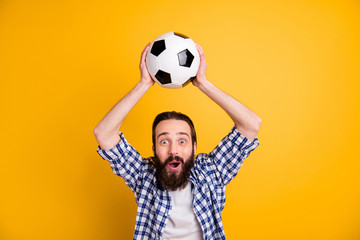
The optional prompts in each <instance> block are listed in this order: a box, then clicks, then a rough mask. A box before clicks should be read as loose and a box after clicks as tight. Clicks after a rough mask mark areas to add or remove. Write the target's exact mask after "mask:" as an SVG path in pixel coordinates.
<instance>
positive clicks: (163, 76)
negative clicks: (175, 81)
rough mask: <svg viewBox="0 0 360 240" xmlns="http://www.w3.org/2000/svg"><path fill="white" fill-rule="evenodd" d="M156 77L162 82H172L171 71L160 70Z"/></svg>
mask: <svg viewBox="0 0 360 240" xmlns="http://www.w3.org/2000/svg"><path fill="white" fill-rule="evenodd" d="M155 77H156V79H157V80H158V81H159V82H160V83H161V84H167V83H171V76H170V73H167V72H164V71H161V70H159V71H157V73H156V74H155Z"/></svg>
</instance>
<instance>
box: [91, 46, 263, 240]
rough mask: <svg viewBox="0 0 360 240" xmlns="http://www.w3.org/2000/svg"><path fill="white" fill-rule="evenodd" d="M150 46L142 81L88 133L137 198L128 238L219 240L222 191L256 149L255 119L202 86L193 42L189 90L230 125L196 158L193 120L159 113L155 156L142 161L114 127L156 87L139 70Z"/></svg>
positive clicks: (203, 77) (206, 85) (204, 80)
mask: <svg viewBox="0 0 360 240" xmlns="http://www.w3.org/2000/svg"><path fill="white" fill-rule="evenodd" d="M149 45H150V44H148V45H147V46H146V47H145V49H144V51H143V52H142V54H141V60H140V72H141V79H140V81H139V82H138V84H137V85H136V86H135V87H134V88H133V89H132V90H131V91H130V92H129V93H128V94H127V95H126V96H125V97H123V98H122V99H121V100H120V101H119V102H118V103H117V104H116V105H115V106H114V107H113V108H112V109H111V110H110V111H109V112H108V113H107V114H106V115H105V117H104V118H103V119H102V120H101V121H100V122H99V124H98V125H97V126H96V128H95V129H94V134H95V137H96V140H97V141H98V143H99V147H98V149H97V152H98V153H99V154H100V156H101V157H102V158H104V159H105V160H107V161H109V162H110V166H111V168H112V169H113V171H114V173H115V174H116V175H118V176H120V177H122V178H123V179H124V180H125V183H126V184H127V186H128V187H129V188H130V189H131V190H132V191H133V192H134V194H135V199H136V202H137V205H138V209H137V215H136V225H135V231H134V239H151V240H153V239H156V240H158V239H160V240H163V239H191V240H198V239H206V240H210V239H225V232H224V228H223V224H222V219H221V213H222V210H223V209H224V206H225V188H226V186H227V184H228V183H229V182H230V181H231V180H232V179H233V178H234V177H235V176H236V174H237V173H238V171H239V169H240V167H241V165H242V164H243V160H244V159H245V158H246V157H247V156H249V154H250V152H251V151H253V150H254V149H255V148H256V147H257V146H258V145H259V142H258V139H257V137H256V135H257V133H258V131H259V129H260V124H261V119H260V118H259V117H258V116H257V115H256V114H255V113H254V112H252V111H251V110H250V109H248V108H247V107H245V106H244V105H243V104H242V103H240V102H239V101H238V100H236V99H235V98H233V97H231V96H229V95H228V94H226V93H224V92H222V91H221V90H219V89H218V88H216V87H215V86H214V85H213V84H212V83H210V82H209V81H208V80H207V78H206V61H205V55H204V51H203V50H202V48H201V47H200V45H199V44H196V47H197V50H198V52H199V54H200V67H199V70H198V73H197V76H196V79H195V80H194V81H193V85H194V86H196V87H198V88H199V89H200V90H201V91H202V92H203V93H205V95H207V96H208V97H209V98H210V99H212V100H213V101H214V102H215V103H217V104H218V105H219V106H220V107H221V108H222V109H224V111H225V112H226V113H227V114H228V115H229V117H230V118H231V119H232V120H233V122H234V125H235V126H234V127H233V128H232V129H231V131H230V133H229V134H228V135H227V136H225V137H224V138H223V139H222V140H221V142H220V143H219V144H218V145H217V146H216V147H215V148H214V150H212V151H211V152H210V153H208V154H205V153H201V154H198V155H197V156H196V158H195V157H194V156H195V154H196V147H197V140H196V132H195V127H194V124H193V122H192V121H191V119H190V118H189V117H188V116H186V115H184V114H182V113H178V112H164V113H161V114H159V115H158V116H157V117H156V118H155V120H154V123H153V128H152V141H153V152H154V157H151V158H143V157H141V155H140V154H139V152H138V151H136V149H134V147H132V146H131V145H130V144H129V143H128V141H127V140H126V138H125V137H124V134H123V133H122V132H119V129H120V127H121V125H122V123H123V121H124V119H125V117H126V116H127V114H128V113H129V112H130V110H131V109H132V108H133V107H134V106H135V104H136V103H137V102H138V101H139V100H140V99H141V97H142V96H143V95H144V94H145V93H146V92H147V91H148V90H149V89H150V87H151V86H152V85H153V84H154V81H153V80H152V79H151V77H150V74H149V72H148V70H147V68H146V64H145V58H146V55H147V53H148V51H149Z"/></svg>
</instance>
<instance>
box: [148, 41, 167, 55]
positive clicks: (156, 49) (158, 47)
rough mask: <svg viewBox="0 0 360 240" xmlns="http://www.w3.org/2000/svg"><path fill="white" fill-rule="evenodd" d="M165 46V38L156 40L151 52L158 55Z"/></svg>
mask: <svg viewBox="0 0 360 240" xmlns="http://www.w3.org/2000/svg"><path fill="white" fill-rule="evenodd" d="M165 48H166V46H165V40H159V41H156V42H154V44H153V46H152V48H151V50H150V52H151V53H152V54H154V55H155V56H156V57H157V56H159V55H160V53H162V52H163V51H164V50H165Z"/></svg>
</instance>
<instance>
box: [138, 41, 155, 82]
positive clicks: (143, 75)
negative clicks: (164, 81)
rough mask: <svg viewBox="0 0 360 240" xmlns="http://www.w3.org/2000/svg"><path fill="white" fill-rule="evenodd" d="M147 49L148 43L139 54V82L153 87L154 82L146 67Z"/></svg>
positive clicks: (148, 47)
mask: <svg viewBox="0 0 360 240" xmlns="http://www.w3.org/2000/svg"><path fill="white" fill-rule="evenodd" d="M149 49H150V43H148V44H147V45H146V46H145V48H144V50H143V51H142V53H141V59H140V65H139V68H140V74H141V77H140V82H141V83H144V84H145V85H148V84H150V85H151V86H152V85H154V83H155V82H154V80H153V79H152V78H151V76H150V73H149V71H148V69H147V66H146V55H147V54H148V52H149Z"/></svg>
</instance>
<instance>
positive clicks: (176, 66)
mask: <svg viewBox="0 0 360 240" xmlns="http://www.w3.org/2000/svg"><path fill="white" fill-rule="evenodd" d="M199 65H200V56H199V53H198V51H197V49H196V47H195V43H194V41H193V40H191V39H190V38H189V37H187V36H185V35H184V34H181V33H176V32H168V33H165V34H163V35H161V36H159V37H157V38H155V40H154V41H153V42H152V43H151V45H150V50H149V52H148V54H147V56H146V66H147V68H148V71H149V73H150V75H151V77H152V79H154V81H155V82H157V83H158V84H160V85H161V86H162V87H166V88H181V87H184V86H185V85H186V84H188V83H189V82H190V81H192V80H193V79H195V77H196V73H197V71H198V69H199Z"/></svg>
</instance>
